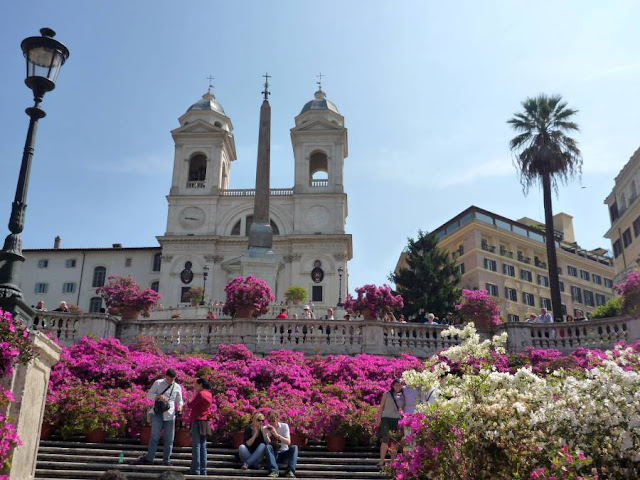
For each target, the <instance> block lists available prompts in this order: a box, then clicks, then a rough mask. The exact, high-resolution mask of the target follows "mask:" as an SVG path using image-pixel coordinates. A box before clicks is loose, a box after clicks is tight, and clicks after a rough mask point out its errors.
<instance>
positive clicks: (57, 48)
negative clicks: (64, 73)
mask: <svg viewBox="0 0 640 480" xmlns="http://www.w3.org/2000/svg"><path fill="white" fill-rule="evenodd" d="M40 33H41V36H40V37H29V38H25V39H24V40H23V41H22V43H21V44H20V48H22V52H23V53H24V57H25V59H26V61H27V78H26V79H25V81H24V83H25V84H26V85H27V87H29V88H30V89H31V90H32V91H33V100H34V102H35V103H34V105H33V107H30V108H27V109H26V112H27V115H29V119H30V120H29V129H28V130H27V139H26V141H25V144H24V152H23V153H22V164H21V165H20V176H19V178H18V186H17V187H16V196H15V199H14V201H13V204H12V208H11V218H10V219H9V231H10V232H11V233H10V234H9V235H8V236H7V238H6V239H5V241H4V247H3V249H2V251H0V307H2V308H3V309H4V310H8V311H11V312H13V313H14V314H15V315H17V316H19V317H23V318H30V317H31V309H30V308H29V307H28V306H27V305H26V304H25V303H24V300H23V299H22V292H21V291H20V287H19V286H18V280H19V277H20V270H21V268H22V262H24V257H23V256H22V239H21V238H20V233H21V232H22V230H23V229H24V217H25V210H26V208H27V189H28V187H29V174H30V173H31V160H32V159H33V151H34V145H35V140H36V129H37V125H38V120H40V119H41V118H44V116H45V115H46V114H45V112H44V110H42V109H41V108H40V103H41V102H42V98H43V97H44V94H45V93H47V92H50V91H51V90H53V89H54V88H55V87H56V79H57V78H58V74H59V73H60V67H62V65H64V62H66V60H67V58H69V50H68V49H67V47H65V46H64V45H63V44H62V43H60V42H59V41H57V40H55V39H54V38H53V37H54V36H55V34H56V33H55V32H54V31H53V30H51V29H50V28H43V29H41V30H40Z"/></svg>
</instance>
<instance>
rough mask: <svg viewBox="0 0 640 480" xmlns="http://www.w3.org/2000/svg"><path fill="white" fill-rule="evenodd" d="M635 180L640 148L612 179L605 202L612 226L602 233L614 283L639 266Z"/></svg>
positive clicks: (638, 176) (639, 224)
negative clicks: (607, 244) (610, 255)
mask: <svg viewBox="0 0 640 480" xmlns="http://www.w3.org/2000/svg"><path fill="white" fill-rule="evenodd" d="M638 182H640V148H639V149H638V150H636V151H635V153H634V154H633V155H632V156H631V158H630V159H629V161H628V162H627V164H626V165H625V166H624V167H623V168H622V170H620V173H618V175H617V176H616V178H615V185H614V187H613V190H612V191H611V193H610V194H609V196H607V198H606V199H605V201H604V203H605V204H606V205H607V206H608V207H609V218H610V220H611V227H610V228H609V230H607V233H605V235H604V236H605V237H606V238H608V239H609V240H611V248H612V250H613V266H614V268H615V271H616V275H615V282H616V283H620V282H621V281H622V280H623V279H624V277H625V276H626V275H627V273H628V272H629V271H631V270H633V269H635V268H637V267H638V265H640V263H639V260H640V239H639V238H638V237H640V201H638V189H637V184H638Z"/></svg>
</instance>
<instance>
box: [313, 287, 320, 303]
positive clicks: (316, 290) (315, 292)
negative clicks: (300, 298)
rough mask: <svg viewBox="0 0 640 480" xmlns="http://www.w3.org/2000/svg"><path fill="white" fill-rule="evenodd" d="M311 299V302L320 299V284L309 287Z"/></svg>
mask: <svg viewBox="0 0 640 480" xmlns="http://www.w3.org/2000/svg"><path fill="white" fill-rule="evenodd" d="M311 301H312V302H321V301H322V285H314V286H312V287H311Z"/></svg>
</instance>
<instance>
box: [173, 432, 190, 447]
mask: <svg viewBox="0 0 640 480" xmlns="http://www.w3.org/2000/svg"><path fill="white" fill-rule="evenodd" d="M173 444H174V445H175V446H176V447H190V446H191V432H190V431H189V429H187V428H178V429H176V435H175V438H174V440H173Z"/></svg>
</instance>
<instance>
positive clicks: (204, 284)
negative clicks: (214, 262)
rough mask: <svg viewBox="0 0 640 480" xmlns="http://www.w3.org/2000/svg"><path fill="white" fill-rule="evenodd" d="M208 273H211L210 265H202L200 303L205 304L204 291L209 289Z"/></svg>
mask: <svg viewBox="0 0 640 480" xmlns="http://www.w3.org/2000/svg"><path fill="white" fill-rule="evenodd" d="M207 275H209V265H205V266H204V267H202V299H201V300H200V305H204V292H205V290H206V289H207Z"/></svg>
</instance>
